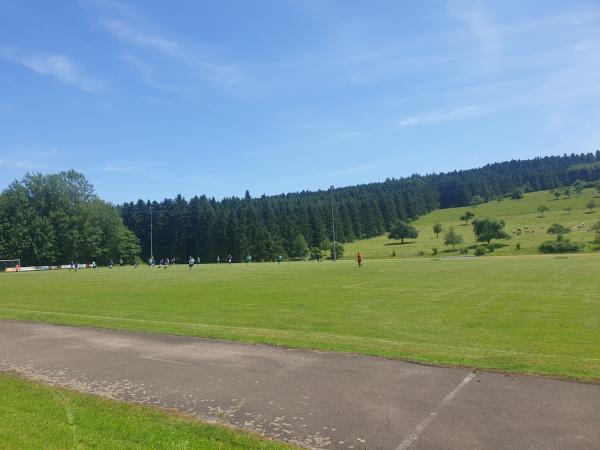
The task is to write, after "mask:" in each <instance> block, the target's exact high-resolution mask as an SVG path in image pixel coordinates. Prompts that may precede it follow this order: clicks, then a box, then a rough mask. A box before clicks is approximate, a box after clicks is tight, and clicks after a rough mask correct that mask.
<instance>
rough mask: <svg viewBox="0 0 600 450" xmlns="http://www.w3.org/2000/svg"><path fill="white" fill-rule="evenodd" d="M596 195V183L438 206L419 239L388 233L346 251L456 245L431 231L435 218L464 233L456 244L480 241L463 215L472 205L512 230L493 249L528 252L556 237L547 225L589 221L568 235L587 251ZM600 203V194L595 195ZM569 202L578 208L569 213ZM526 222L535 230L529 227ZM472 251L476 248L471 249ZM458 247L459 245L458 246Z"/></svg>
mask: <svg viewBox="0 0 600 450" xmlns="http://www.w3.org/2000/svg"><path fill="white" fill-rule="evenodd" d="M595 195H597V191H596V190H595V189H586V190H585V191H584V192H583V193H582V195H581V196H577V195H573V196H572V197H571V198H561V199H560V200H555V199H554V197H553V196H552V195H551V194H550V192H548V191H540V192H532V193H529V194H525V197H524V198H522V199H521V200H510V199H504V200H503V201H501V202H498V201H492V202H489V203H484V204H481V205H478V206H476V207H465V208H449V209H439V210H436V211H433V212H431V213H429V214H427V215H425V216H423V217H421V218H419V219H418V220H416V221H415V222H414V223H413V225H414V226H415V227H416V228H417V229H418V230H419V237H418V238H417V239H408V240H407V241H405V244H404V245H400V242H399V241H392V240H390V239H388V238H387V234H385V235H382V236H379V237H375V238H372V239H365V240H359V241H356V242H353V243H348V244H345V245H344V248H345V257H346V258H347V259H348V258H353V256H354V255H355V254H356V252H358V251H360V252H361V253H362V254H363V256H364V257H365V258H367V259H373V258H390V255H391V254H392V252H395V253H396V257H397V258H407V257H415V256H417V254H418V253H419V252H423V253H424V254H425V255H429V256H430V255H431V254H432V248H433V247H437V248H438V249H439V251H440V252H445V253H450V252H449V250H450V249H451V247H447V246H445V245H444V239H443V236H444V232H445V231H444V232H442V233H441V234H440V236H439V238H437V239H436V237H435V234H434V233H433V231H432V227H433V224H435V223H441V224H442V226H443V228H444V230H447V229H448V228H450V227H451V226H454V227H455V230H456V231H457V232H458V233H460V234H462V236H463V238H464V242H463V244H461V245H458V246H457V247H456V248H457V249H458V248H460V247H469V246H472V245H474V244H475V238H474V236H473V227H472V226H471V224H470V223H469V224H468V225H465V223H464V222H461V221H460V220H459V218H460V216H462V215H463V213H464V212H465V211H472V212H473V213H475V215H476V216H479V217H494V218H498V219H503V220H504V221H505V222H506V228H505V229H506V231H507V232H508V233H509V234H510V235H511V236H512V239H510V240H499V241H496V242H497V243H499V244H504V245H506V246H505V247H502V248H499V249H496V250H495V251H494V252H493V253H490V255H498V256H501V255H527V254H535V253H538V250H537V247H538V245H540V244H541V243H542V242H543V241H544V240H547V239H554V236H552V235H548V234H547V233H546V229H547V228H548V226H550V225H552V224H553V223H560V224H561V225H565V226H567V227H570V228H571V227H575V226H579V225H581V224H584V225H583V226H582V227H581V228H577V229H575V230H573V231H572V232H571V233H569V234H568V235H567V237H568V238H569V239H571V240H572V241H573V242H579V243H582V244H586V247H585V248H584V251H587V252H591V251H594V248H593V247H592V245H590V241H592V240H593V238H594V233H593V232H591V231H590V228H591V226H592V225H593V224H594V223H596V222H598V221H599V220H600V208H598V209H596V210H595V211H594V212H590V211H589V210H588V209H587V208H586V203H587V202H588V201H590V200H591V199H592V198H594V196H595ZM595 200H596V202H598V204H599V205H600V199H599V198H596V199H595ZM540 205H545V206H547V207H548V209H549V211H547V212H546V213H544V216H545V217H540V213H538V212H537V208H538V206H540ZM567 207H572V208H573V210H572V211H571V212H570V213H568V212H566V211H565V209H566V208H567ZM525 227H528V228H529V229H532V230H534V232H533V233H525V232H524V231H523V230H524V228H525ZM519 228H520V229H521V230H522V231H523V232H522V233H521V234H520V235H516V234H515V235H513V231H515V232H516V230H517V229H519ZM517 243H520V244H521V250H517V249H516V245H517ZM470 252H471V253H473V250H470ZM456 253H458V251H457V252H456Z"/></svg>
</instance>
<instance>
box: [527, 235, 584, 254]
mask: <svg viewBox="0 0 600 450" xmlns="http://www.w3.org/2000/svg"><path fill="white" fill-rule="evenodd" d="M559 237H560V239H559ZM582 247H583V246H582V245H581V244H576V243H575V242H571V241H569V240H568V239H564V238H563V237H562V234H559V235H558V236H557V239H556V240H555V241H545V242H542V243H541V244H540V246H539V247H538V250H539V251H540V252H542V253H575V252H578V251H580V250H581V248H582Z"/></svg>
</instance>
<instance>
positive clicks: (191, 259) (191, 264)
mask: <svg viewBox="0 0 600 450" xmlns="http://www.w3.org/2000/svg"><path fill="white" fill-rule="evenodd" d="M195 262H196V261H194V258H192V257H191V256H190V260H189V261H188V266H189V267H190V270H192V269H193V268H194V263H195Z"/></svg>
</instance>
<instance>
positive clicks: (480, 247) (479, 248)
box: [475, 245, 487, 256]
mask: <svg viewBox="0 0 600 450" xmlns="http://www.w3.org/2000/svg"><path fill="white" fill-rule="evenodd" d="M486 253H487V249H486V248H485V247H484V246H483V245H478V246H477V247H475V256H483V255H485V254H486Z"/></svg>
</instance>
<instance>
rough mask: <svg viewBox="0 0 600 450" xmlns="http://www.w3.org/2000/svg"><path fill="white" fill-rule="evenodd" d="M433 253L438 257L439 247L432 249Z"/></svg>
mask: <svg viewBox="0 0 600 450" xmlns="http://www.w3.org/2000/svg"><path fill="white" fill-rule="evenodd" d="M431 252H432V253H433V254H434V255H437V254H438V249H437V247H433V248H432V249H431Z"/></svg>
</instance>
